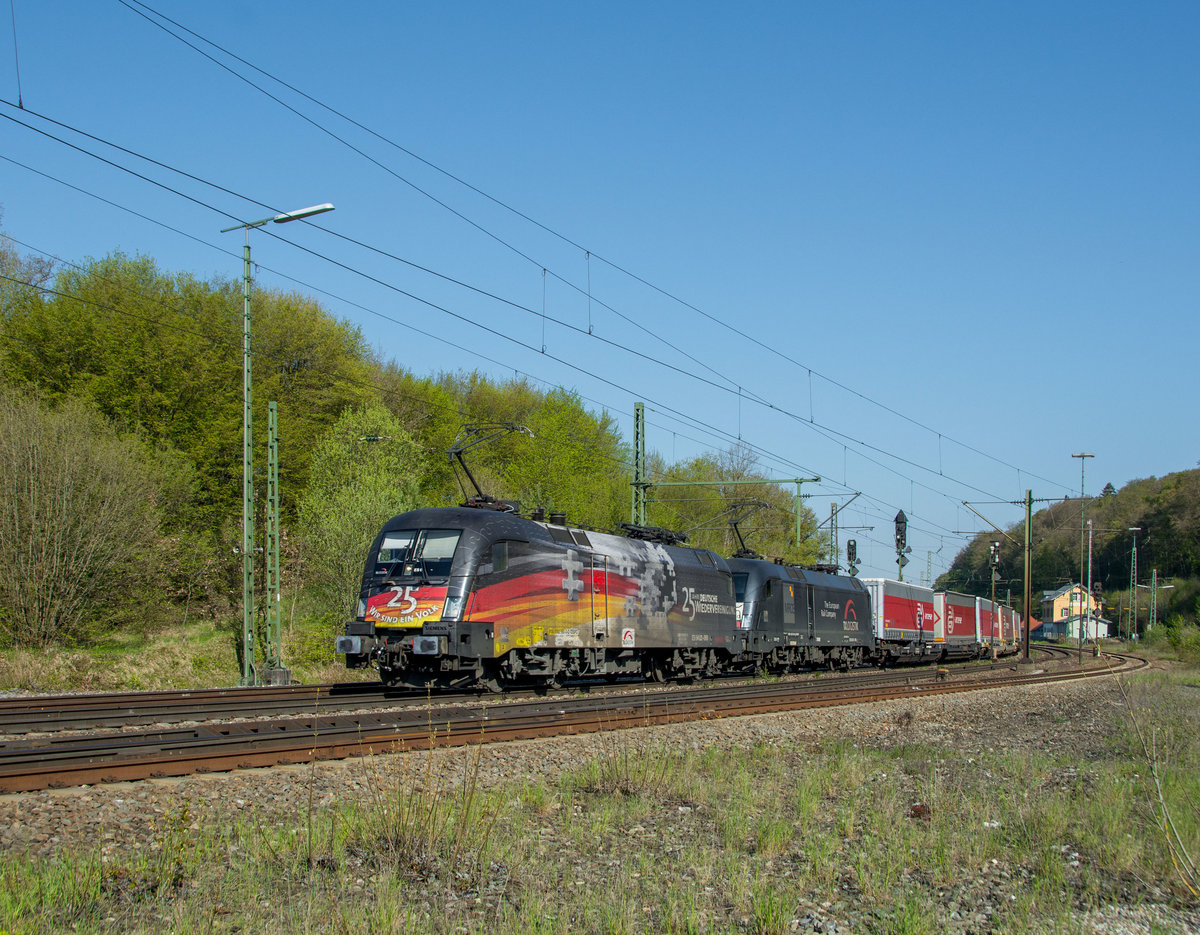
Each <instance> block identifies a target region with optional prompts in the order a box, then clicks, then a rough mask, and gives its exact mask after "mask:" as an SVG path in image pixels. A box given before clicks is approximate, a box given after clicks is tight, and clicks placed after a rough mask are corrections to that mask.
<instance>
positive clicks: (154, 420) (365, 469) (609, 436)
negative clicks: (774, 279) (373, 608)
mask: <svg viewBox="0 0 1200 935" xmlns="http://www.w3.org/2000/svg"><path fill="white" fill-rule="evenodd" d="M241 290H242V283H241V281H240V280H236V281H234V280H213V281H201V280H198V279H197V278H195V277H194V276H192V275H190V274H188V273H171V272H168V271H164V270H162V269H160V268H159V267H158V266H157V265H156V263H155V262H154V260H153V259H151V258H149V257H145V256H132V257H131V256H127V255H124V254H122V253H113V254H111V255H109V256H107V257H104V258H102V259H98V260H89V261H87V262H85V263H81V264H77V265H75V264H71V265H67V264H61V265H57V266H56V265H52V264H50V263H49V262H47V261H45V260H42V259H40V258H37V257H28V256H23V255H22V254H21V253H20V252H19V251H18V250H16V249H15V247H14V244H13V243H12V241H11V240H8V239H3V240H0V328H2V331H0V422H2V426H0V472H2V473H3V475H4V476H5V477H8V478H11V479H12V482H11V483H10V484H6V485H4V487H3V489H2V490H0V500H2V501H3V502H0V565H2V566H3V567H4V568H5V569H6V572H7V574H6V575H5V576H3V578H2V579H0V647H16V648H23V649H39V648H42V649H48V648H51V647H59V648H61V647H71V646H88V645H95V644H96V643H97V642H99V641H103V640H105V639H107V638H109V637H110V636H111V635H112V634H113V633H114V632H121V631H148V630H154V629H155V628H163V627H170V626H184V627H186V626H187V625H188V624H189V623H192V622H198V621H209V622H212V623H216V624H217V625H219V626H220V627H222V628H224V629H226V630H227V631H228V634H229V639H230V641H231V642H237V640H238V639H239V638H240V628H241V618H240V614H241V609H240V600H241V579H242V563H241V557H240V554H239V549H238V546H239V543H240V538H241V505H242V486H241V483H242V416H243V398H242V294H241ZM252 309H253V322H254V324H253V347H252V355H251V356H252V360H253V379H254V384H253V386H254V391H253V425H254V465H255V469H254V501H255V503H256V504H257V513H258V515H257V519H256V528H257V529H258V530H259V538H258V547H259V548H261V545H262V541H261V530H262V529H263V523H264V516H263V511H264V503H265V485H266V476H265V472H266V470H267V452H266V447H267V407H268V403H269V402H274V403H276V405H277V407H278V435H279V442H278V472H279V488H280V500H281V506H280V515H281V531H280V540H281V553H282V560H281V579H282V582H281V591H282V592H283V601H284V602H285V603H286V605H287V606H288V608H289V613H288V615H287V619H288V622H289V632H290V633H291V636H292V639H293V640H294V641H297V642H299V643H303V644H304V645H306V646H309V647H327V649H324V650H321V649H317V650H314V651H316V652H318V653H322V652H324V653H326V654H327V655H328V656H329V658H330V660H331V661H332V658H333V653H332V646H333V635H334V633H335V632H339V631H340V630H341V627H342V621H343V620H344V615H345V614H347V613H348V612H350V610H351V609H352V608H353V604H354V599H355V598H356V592H357V587H358V580H359V577H360V575H361V569H362V562H363V561H364V559H365V554H366V549H367V547H368V546H369V544H370V541H371V539H372V538H373V537H374V535H375V533H376V532H377V530H378V528H379V526H380V525H381V523H382V522H383V521H384V520H386V519H387V518H389V517H391V516H393V515H395V514H397V513H401V512H404V511H406V510H410V509H414V508H416V507H421V506H437V505H454V504H457V503H460V502H462V500H463V499H464V496H466V495H468V494H473V493H474V492H475V491H474V489H473V487H472V486H471V485H470V483H469V482H467V481H466V478H465V477H464V476H463V472H462V471H461V469H458V470H456V466H455V465H454V464H453V463H452V461H451V459H450V458H448V457H447V454H446V452H447V450H448V449H449V448H450V447H451V446H452V445H454V444H455V442H456V440H458V439H461V438H463V437H464V436H463V432H464V428H465V427H467V426H472V425H479V424H495V423H514V424H518V425H520V426H522V427H523V428H524V429H525V430H526V431H523V432H512V433H509V434H506V435H503V436H502V437H498V438H496V439H495V440H494V441H492V442H490V443H488V444H487V445H483V446H480V447H477V448H474V449H473V450H471V451H470V452H469V454H467V455H466V457H467V458H468V462H467V463H468V466H469V468H470V472H471V474H472V475H473V476H474V477H475V478H476V479H477V481H478V483H479V486H480V488H481V489H482V490H483V491H484V492H485V493H487V494H489V495H491V496H494V497H497V498H500V499H503V500H508V501H513V502H515V503H518V504H520V506H521V508H522V509H523V510H525V511H530V510H533V509H534V508H537V507H542V508H544V509H546V510H548V511H558V512H562V513H565V514H566V515H567V517H568V518H569V520H570V521H571V522H572V523H574V524H578V525H583V526H588V527H592V528H600V529H613V528H615V527H617V526H618V524H620V523H622V522H628V521H629V520H630V511H631V484H630V482H631V480H632V469H631V465H632V460H633V458H632V452H631V450H630V447H629V445H628V444H627V443H626V442H625V441H624V440H623V439H622V438H621V437H620V434H619V432H618V431H617V429H616V427H615V423H614V420H613V418H612V417H611V415H610V414H608V413H606V412H599V413H597V412H593V411H591V410H589V409H588V408H587V407H586V406H585V405H584V404H583V402H582V401H581V399H580V398H579V396H578V394H576V393H575V392H573V391H572V390H571V389H570V388H566V387H543V386H537V385H534V384H532V383H531V382H529V381H525V380H515V379H514V380H508V381H503V382H498V381H496V380H494V379H491V378H489V377H487V376H485V375H482V374H480V373H477V372H457V373H436V374H416V373H413V372H410V371H408V370H406V369H404V368H402V367H400V366H398V365H397V364H396V363H395V362H394V361H392V360H388V359H384V358H383V356H382V355H381V354H380V353H379V352H377V351H376V350H373V349H372V348H370V347H369V346H368V345H367V343H366V342H365V340H364V338H363V335H362V333H361V332H360V330H359V329H358V328H357V327H355V326H354V325H353V324H351V323H350V322H347V321H344V320H339V319H337V318H336V317H335V316H333V315H331V314H330V313H329V312H328V311H326V310H325V309H324V308H322V307H321V305H319V304H318V303H317V302H315V301H313V300H312V299H310V298H308V297H306V296H303V295H298V294H295V293H287V292H278V291H272V290H265V289H264V290H255V291H254V293H253V296H252ZM647 460H648V471H649V475H650V477H651V478H652V479H654V480H657V481H666V480H670V481H676V482H686V481H692V480H694V481H697V482H700V481H712V480H714V479H717V478H720V479H725V480H739V481H746V480H753V479H755V478H757V477H763V476H765V475H764V474H763V473H762V472H761V471H758V470H757V469H756V464H755V461H754V459H753V457H752V456H750V455H749V454H748V453H747V452H745V451H741V450H736V449H735V450H731V451H723V452H714V453H712V454H708V455H704V456H701V457H698V458H692V459H689V460H684V461H680V462H678V463H668V462H667V461H666V460H665V459H664V458H662V457H661V456H660V455H658V454H656V453H653V452H652V453H650V454H649V455H648V459H647ZM731 511H732V512H731ZM751 513H753V516H752V518H751V519H749V520H747V521H745V522H744V524H743V526H742V528H743V529H745V530H746V531H747V535H748V537H749V536H752V544H753V547H754V548H755V549H757V550H758V551H760V552H762V553H763V554H767V555H771V556H776V557H780V558H784V559H787V560H789V561H796V562H813V561H816V560H818V559H819V558H820V557H821V552H822V550H823V549H824V548H825V547H826V542H825V541H824V540H822V539H821V537H820V534H819V531H818V523H817V521H816V519H815V517H814V516H813V514H812V513H811V511H809V510H807V509H802V530H801V532H802V535H801V541H800V543H799V545H797V544H796V542H795V538H796V537H795V526H796V519H795V500H794V494H793V493H792V492H790V491H788V490H787V489H784V488H783V487H781V486H780V485H778V484H771V483H764V484H762V485H761V486H760V485H757V484H753V483H751V484H739V485H735V486H731V487H729V488H728V489H722V488H721V487H720V486H710V485H707V484H706V485H703V486H694V487H693V486H687V485H684V486H676V487H664V488H661V489H660V490H656V492H655V495H654V497H653V503H652V504H651V507H650V515H649V517H648V521H649V522H651V523H652V524H654V525H660V526H665V527H669V528H672V529H675V530H678V531H682V532H685V533H686V534H687V535H688V536H689V540H690V543H691V544H693V545H696V546H702V547H709V548H713V549H716V550H718V551H721V552H722V553H724V554H730V553H732V552H733V551H735V550H736V549H737V548H738V542H737V541H736V537H735V535H734V533H733V531H732V529H731V526H730V524H729V518H730V517H731V515H732V516H734V518H737V516H738V515H741V516H749V515H750V514H751ZM259 560H260V567H259V570H258V572H257V574H256V578H257V582H258V585H259V587H260V588H261V586H262V582H263V574H262V569H261V557H260V558H259ZM259 603H260V607H261V601H260V602H259Z"/></svg>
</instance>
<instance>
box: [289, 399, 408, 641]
mask: <svg viewBox="0 0 1200 935" xmlns="http://www.w3.org/2000/svg"><path fill="white" fill-rule="evenodd" d="M368 437H373V438H375V439H378V440H377V441H370V440H366V439H367V438H368ZM423 470H424V458H423V457H422V454H421V451H420V449H419V448H418V447H417V446H416V445H415V444H414V443H413V441H412V439H411V438H409V436H408V434H407V433H406V432H405V431H404V428H403V426H402V425H401V424H400V422H399V420H398V419H396V417H395V416H393V415H392V414H391V413H390V412H388V411H387V410H386V409H385V408H383V407H382V406H371V407H364V408H358V409H347V410H346V411H345V412H343V413H342V416H341V418H339V419H338V420H337V421H336V422H335V423H334V424H333V426H331V427H330V429H329V430H328V432H327V433H326V434H325V436H324V438H322V439H321V441H319V442H318V443H317V445H316V446H315V448H314V449H313V456H312V466H311V473H310V476H309V482H308V487H307V489H306V490H305V491H304V494H303V496H302V497H301V499H300V524H301V535H302V537H303V540H304V548H305V554H306V569H307V570H306V572H305V574H304V579H305V584H306V590H308V591H309V593H310V594H311V595H312V596H313V597H314V599H315V601H316V603H317V605H318V608H319V610H320V612H321V613H322V614H323V615H324V616H325V617H326V618H327V619H330V620H332V621H337V620H340V619H345V616H346V615H349V614H351V613H352V612H353V610H354V605H355V600H356V599H357V596H358V585H359V581H360V580H361V578H362V570H363V564H364V562H365V561H366V558H367V549H368V548H369V547H370V545H371V542H372V540H373V539H374V538H375V536H376V535H377V534H378V532H379V529H380V527H381V526H382V525H383V523H384V522H385V521H386V520H388V519H390V518H391V517H393V516H395V515H396V514H398V513H403V512H405V511H407V510H411V509H415V508H416V507H417V506H418V505H419V500H418V491H419V489H420V480H421V474H422V472H423Z"/></svg>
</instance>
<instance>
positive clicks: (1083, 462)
mask: <svg viewBox="0 0 1200 935" xmlns="http://www.w3.org/2000/svg"><path fill="white" fill-rule="evenodd" d="M1071 457H1072V458H1078V459H1079V583H1080V586H1082V585H1083V504H1084V502H1085V500H1086V494H1085V493H1084V478H1085V475H1086V470H1085V469H1086V468H1087V459H1088V458H1094V457H1096V456H1095V455H1094V454H1093V453H1092V452H1090V451H1081V452H1079V453H1077V454H1073V455H1071ZM1079 664H1080V665H1083V602H1082V601H1080V603H1079Z"/></svg>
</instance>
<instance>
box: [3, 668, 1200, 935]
mask: <svg viewBox="0 0 1200 935" xmlns="http://www.w3.org/2000/svg"><path fill="white" fill-rule="evenodd" d="M1131 692H1132V697H1133V699H1134V703H1135V707H1137V708H1138V710H1139V711H1140V712H1141V713H1140V714H1139V715H1138V716H1141V717H1146V718H1150V719H1151V720H1152V722H1153V723H1154V724H1155V725H1156V729H1157V730H1159V731H1161V732H1162V736H1163V737H1164V739H1165V740H1166V741H1167V742H1165V744H1164V745H1163V746H1161V747H1160V748H1159V749H1160V752H1161V754H1162V757H1163V759H1162V762H1161V763H1160V766H1159V768H1160V773H1161V775H1162V777H1163V783H1162V788H1163V796H1164V800H1165V801H1166V802H1167V803H1168V804H1169V806H1170V807H1171V808H1172V809H1173V810H1175V811H1176V812H1177V820H1178V827H1179V834H1180V836H1181V840H1183V841H1184V842H1185V844H1186V845H1187V846H1188V847H1190V848H1191V849H1192V851H1193V853H1194V852H1195V851H1196V850H1197V849H1198V848H1200V826H1198V825H1197V815H1196V809H1195V803H1196V802H1198V801H1200V779H1198V778H1197V777H1200V770H1197V769H1196V766H1197V765H1198V764H1197V758H1198V756H1200V742H1198V739H1197V730H1196V725H1195V719H1194V717H1189V711H1190V710H1194V708H1192V709H1189V704H1192V702H1191V698H1190V695H1188V694H1187V693H1186V692H1184V693H1183V694H1182V695H1181V680H1180V679H1177V678H1173V677H1156V676H1141V677H1139V678H1138V679H1136V680H1135V683H1134V684H1133V685H1132V686H1131ZM1126 720H1128V719H1125V720H1122V718H1121V717H1120V716H1118V717H1117V718H1116V719H1115V720H1114V721H1113V722H1112V724H1111V725H1110V728H1111V729H1110V730H1109V732H1108V737H1109V748H1108V750H1107V751H1106V752H1104V753H1103V754H1101V755H1099V756H1097V757H1096V758H1095V759H1093V760H1092V761H1091V762H1087V763H1080V762H1078V761H1077V759H1076V758H1075V757H1074V756H1073V755H1071V754H1064V755H1062V756H1055V755H1053V754H1047V753H1039V752H1035V751H1030V750H1023V751H1007V750H1004V749H998V750H995V751H992V752H982V753H972V754H971V756H970V757H966V756H964V755H963V754H961V753H960V752H956V751H954V750H951V749H947V748H944V747H942V746H940V745H931V744H923V743H917V742H909V743H906V742H900V743H897V744H895V745H893V746H890V747H887V748H884V749H858V748H855V747H854V746H853V745H851V744H849V743H846V742H829V743H826V744H824V745H822V746H821V747H820V748H819V749H816V750H803V749H799V748H793V747H788V746H786V745H781V746H776V745H772V746H766V745H762V746H756V747H751V748H749V749H733V750H730V749H725V750H715V749H707V750H695V749H678V748H674V747H647V746H645V743H644V741H642V740H641V739H639V737H638V736H637V735H635V734H613V735H609V739H608V740H607V741H606V744H607V746H608V747H609V749H608V751H607V752H605V753H603V754H602V755H600V756H598V757H596V758H595V759H593V760H590V761H587V762H582V763H580V764H578V765H577V766H576V767H574V768H572V769H569V770H567V771H565V772H562V773H561V774H559V775H556V776H553V777H551V778H543V779H535V780H530V781H526V782H520V783H516V782H512V783H501V784H500V785H493V786H490V787H488V788H484V786H483V784H482V783H481V781H480V779H481V769H480V753H479V752H478V751H477V752H476V753H474V754H471V755H467V756H460V757H458V758H457V759H454V760H451V759H448V758H443V757H441V756H440V755H439V754H437V753H428V754H411V755H410V759H409V760H408V761H407V763H408V765H407V768H406V769H404V770H403V771H402V770H401V769H400V768H399V767H400V764H401V763H402V762H404V761H402V760H401V759H400V758H392V757H382V756H380V757H375V758H371V759H368V760H367V761H365V762H364V763H362V764H360V766H359V769H360V770H361V773H360V777H361V778H362V782H361V783H358V784H357V785H359V786H361V787H362V788H365V789H366V790H367V791H366V793H365V794H363V795H360V796H359V797H358V799H357V800H356V801H347V802H343V803H340V804H338V805H337V806H335V807H332V808H327V809H318V808H316V807H314V805H313V804H312V802H311V801H310V802H309V804H308V806H307V808H306V809H305V810H304V811H303V812H302V813H301V814H295V815H292V816H291V817H290V818H287V819H285V820H282V821H280V820H277V819H273V820H270V821H268V820H265V819H263V818H256V817H251V818H250V819H248V820H243V821H241V822H233V823H229V824H225V825H218V826H214V824H213V823H210V822H197V821H196V820H195V819H196V816H194V815H192V814H191V813H190V812H188V811H187V810H186V809H184V808H182V807H181V808H180V809H178V810H176V811H175V812H173V813H169V814H168V815H166V816H165V817H164V818H162V819H161V821H160V824H159V826H158V827H157V828H156V834H155V841H154V844H153V846H152V847H151V848H150V849H149V850H148V851H147V852H144V853H137V852H128V851H125V852H120V856H118V857H116V858H113V859H110V860H108V861H103V860H101V859H100V858H99V857H98V856H96V855H90V854H86V853H79V854H70V855H64V856H61V857H60V858H59V860H58V861H57V862H51V861H44V860H38V859H33V858H30V857H27V856H22V855H16V854H8V855H4V856H3V857H2V858H0V931H5V932H13V933H15V932H21V933H35V932H53V931H61V930H64V929H71V930H74V931H78V932H116V931H126V930H137V931H145V932H168V931H192V930H204V931H216V932H233V931H256V932H285V931H295V930H301V931H320V932H339V933H343V932H344V933H375V932H415V933H449V932H466V933H484V932H487V933H507V932H512V933H525V932H535V933H547V935H552V933H553V935H559V933H563V935H565V933H576V932H597V933H600V932H604V933H610V932H628V933H634V932H671V933H700V932H730V933H732V932H738V933H745V932H751V933H761V935H774V933H783V932H788V931H791V930H793V929H792V926H793V924H794V923H796V922H797V920H800V919H804V918H809V919H822V918H826V917H831V918H839V919H844V918H847V917H849V918H850V919H852V920H853V921H854V926H855V927H854V928H853V929H852V930H854V931H862V932H869V933H879V935H922V933H933V932H940V931H943V930H944V929H945V928H946V924H947V920H948V919H949V918H950V917H951V915H952V914H954V913H958V914H959V915H960V916H961V917H963V918H970V917H972V914H977V915H978V920H977V921H976V922H974V923H972V924H973V925H974V926H975V927H976V928H977V930H982V931H999V932H1022V931H1027V930H1029V929H1031V928H1036V927H1039V926H1040V927H1042V928H1043V929H1044V930H1047V931H1054V930H1062V931H1075V930H1077V929H1076V928H1075V927H1073V926H1074V925H1075V923H1074V922H1073V921H1072V919H1073V918H1074V916H1072V912H1073V911H1077V912H1082V911H1086V910H1088V909H1092V908H1095V907H1102V906H1104V905H1107V904H1109V903H1112V902H1125V903H1129V902H1132V903H1137V902H1142V901H1147V902H1161V901H1164V900H1167V899H1174V900H1177V901H1180V902H1185V903H1186V902H1189V901H1192V900H1193V897H1191V895H1190V894H1189V892H1188V890H1187V887H1186V885H1184V883H1183V882H1182V881H1181V879H1180V878H1179V876H1178V874H1177V872H1176V869H1175V867H1174V866H1173V863H1172V858H1171V854H1170V850H1169V848H1168V847H1167V846H1166V845H1165V843H1164V838H1163V835H1162V833H1161V829H1160V826H1159V820H1158V815H1159V804H1160V803H1159V802H1158V800H1157V797H1156V796H1152V795H1151V794H1150V792H1149V790H1148V787H1147V785H1146V783H1145V782H1144V779H1145V773H1146V764H1145V761H1144V759H1139V758H1138V757H1135V756H1134V755H1133V754H1134V753H1136V752H1137V751H1136V749H1135V745H1136V744H1137V743H1138V741H1137V731H1136V730H1135V729H1134V726H1133V724H1132V722H1130V723H1129V724H1126ZM415 756H423V757H426V759H425V760H424V761H421V762H422V763H423V764H424V765H423V768H422V769H421V770H420V771H418V772H416V773H414V772H413V770H412V761H411V757H415ZM453 763H457V764H458V765H457V766H456V765H452V764H453ZM313 769H314V770H315V769H317V767H313ZM1163 931H1170V928H1169V927H1167V928H1164V929H1163Z"/></svg>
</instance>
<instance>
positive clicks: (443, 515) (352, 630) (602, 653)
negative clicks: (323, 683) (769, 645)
mask: <svg viewBox="0 0 1200 935" xmlns="http://www.w3.org/2000/svg"><path fill="white" fill-rule="evenodd" d="M554 518H556V519H557V518H558V517H554ZM736 624H737V621H736V616H735V610H734V595H733V583H732V578H731V576H730V573H729V569H728V568H727V566H726V564H725V562H724V560H723V559H721V558H720V557H719V556H717V555H715V554H713V553H712V552H708V551H706V550H703V549H691V548H687V547H681V546H676V545H665V544H662V543H660V542H652V541H644V540H641V539H633V538H625V537H622V536H616V535H611V534H608V533H600V532H593V531H591V530H583V529H576V528H571V527H569V526H566V525H565V524H562V523H546V522H539V521H535V520H532V519H526V518H523V517H521V516H518V515H516V514H515V513H509V512H501V511H497V510H488V509H473V508H465V507H463V508H447V509H426V510H415V511H413V512H411V513H404V514H402V515H400V516H397V517H395V518H393V519H392V520H390V521H389V522H388V523H387V524H386V525H385V526H384V528H383V529H382V531H381V532H380V533H379V535H378V536H377V537H376V539H375V542H374V544H373V545H372V546H371V551H370V554H369V556H368V560H367V564H366V568H365V569H364V572H363V579H362V586H361V590H360V593H359V603H358V614H357V619H355V620H352V621H350V622H349V623H348V624H347V627H346V635H345V636H343V637H339V638H338V644H337V649H338V652H341V653H345V654H346V662H347V665H349V666H351V667H361V666H365V665H368V664H370V663H374V664H376V665H378V667H379V671H380V674H381V676H382V678H383V680H384V681H385V682H387V683H389V684H395V683H415V684H425V683H428V682H439V683H444V684H469V683H472V682H476V681H481V682H484V683H485V684H488V685H490V686H491V687H497V688H498V687H500V686H501V685H503V684H505V683H515V682H520V681H533V682H535V683H536V682H542V683H551V682H558V681H561V680H563V679H566V678H574V677H580V676H599V675H607V676H618V675H644V676H649V677H651V678H655V679H659V680H661V679H664V678H667V677H686V676H696V675H708V674H715V673H716V672H718V671H721V670H722V669H725V668H727V667H728V666H729V665H730V663H731V661H732V659H733V658H734V657H735V656H737V655H739V654H740V653H741V651H742V649H743V646H744V642H745V641H744V638H743V637H742V636H741V634H739V632H738V629H737V625H736Z"/></svg>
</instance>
